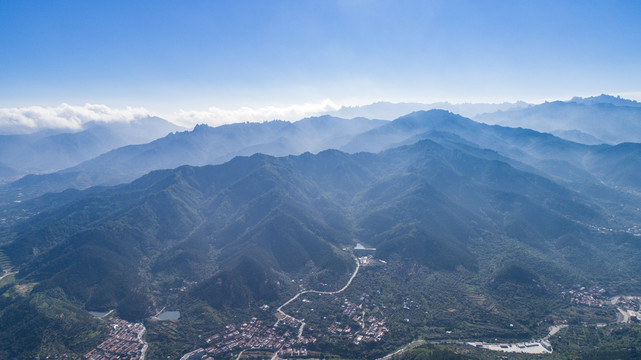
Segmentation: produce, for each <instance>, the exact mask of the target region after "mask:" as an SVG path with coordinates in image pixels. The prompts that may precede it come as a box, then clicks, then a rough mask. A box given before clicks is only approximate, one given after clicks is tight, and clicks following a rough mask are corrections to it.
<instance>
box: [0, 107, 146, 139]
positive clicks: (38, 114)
mask: <svg viewBox="0 0 641 360" xmlns="http://www.w3.org/2000/svg"><path fill="white" fill-rule="evenodd" d="M149 115H150V114H149V112H148V111H147V110H146V109H144V108H141V107H138V108H133V107H126V108H124V109H112V108H110V107H108V106H106V105H99V104H86V105H84V106H72V105H68V104H61V105H59V106H56V107H42V106H29V107H20V108H0V132H1V133H5V134H18V133H30V132H34V131H38V130H44V129H59V130H80V129H82V127H83V125H84V124H85V123H87V122H90V121H96V122H129V121H132V120H135V119H139V118H142V117H146V116H149Z"/></svg>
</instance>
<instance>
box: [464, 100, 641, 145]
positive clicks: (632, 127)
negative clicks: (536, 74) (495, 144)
mask: <svg viewBox="0 0 641 360" xmlns="http://www.w3.org/2000/svg"><path fill="white" fill-rule="evenodd" d="M473 118H474V119H475V120H478V121H482V122H487V123H492V124H500V125H504V126H520V127H524V128H528V129H533V130H538V131H543V132H549V133H553V134H556V135H559V136H561V137H564V138H566V139H568V140H574V141H578V142H585V143H590V144H602V143H608V144H619V143H622V142H641V135H639V134H641V132H640V130H641V104H640V103H638V102H636V101H633V100H627V99H622V98H620V97H614V96H609V95H600V96H595V97H589V98H578V97H575V98H572V99H571V100H570V101H554V102H546V103H543V104H540V105H534V106H531V107H527V108H521V109H511V110H505V111H497V112H494V113H486V114H480V115H477V116H474V117H473Z"/></svg>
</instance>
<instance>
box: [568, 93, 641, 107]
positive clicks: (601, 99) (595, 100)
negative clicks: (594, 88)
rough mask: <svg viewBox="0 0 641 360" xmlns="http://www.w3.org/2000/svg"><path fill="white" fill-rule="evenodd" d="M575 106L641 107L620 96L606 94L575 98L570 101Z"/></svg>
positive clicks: (639, 104) (633, 101)
mask: <svg viewBox="0 0 641 360" xmlns="http://www.w3.org/2000/svg"><path fill="white" fill-rule="evenodd" d="M568 102H573V103H577V104H585V105H596V104H611V105H615V106H635V107H641V103H640V102H638V101H635V100H629V99H625V98H622V97H621V96H612V95H607V94H601V95H599V96H591V97H587V98H582V97H578V96H575V97H573V98H572V99H570V101H568Z"/></svg>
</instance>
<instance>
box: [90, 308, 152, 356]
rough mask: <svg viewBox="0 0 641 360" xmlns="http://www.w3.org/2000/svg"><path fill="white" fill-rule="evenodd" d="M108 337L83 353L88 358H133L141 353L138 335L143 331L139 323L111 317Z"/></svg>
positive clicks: (142, 326) (143, 328)
mask: <svg viewBox="0 0 641 360" xmlns="http://www.w3.org/2000/svg"><path fill="white" fill-rule="evenodd" d="M110 322H111V324H110V325H109V326H110V329H109V337H108V338H107V340H105V341H103V342H102V343H101V344H100V345H98V346H97V347H96V348H95V349H93V350H91V351H89V352H88V353H86V354H85V355H84V358H85V359H88V360H124V359H127V360H135V359H139V358H140V357H141V355H142V348H143V346H144V344H143V342H142V341H141V340H140V335H141V334H142V332H143V331H145V326H144V325H143V324H141V323H131V322H128V321H125V320H122V319H119V318H116V317H113V318H111V320H110Z"/></svg>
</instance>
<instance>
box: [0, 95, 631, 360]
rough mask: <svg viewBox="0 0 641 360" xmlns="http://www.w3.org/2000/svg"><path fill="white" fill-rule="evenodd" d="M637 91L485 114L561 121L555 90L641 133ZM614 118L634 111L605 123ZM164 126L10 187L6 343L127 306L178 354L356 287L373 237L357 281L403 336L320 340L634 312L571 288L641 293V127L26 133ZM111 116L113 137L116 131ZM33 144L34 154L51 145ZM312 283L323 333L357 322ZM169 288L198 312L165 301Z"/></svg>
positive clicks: (74, 338)
mask: <svg viewBox="0 0 641 360" xmlns="http://www.w3.org/2000/svg"><path fill="white" fill-rule="evenodd" d="M637 105H638V104H637V103H634V102H630V101H625V100H622V99H618V98H613V97H608V96H601V97H596V98H587V99H580V98H575V99H573V100H572V101H570V102H555V103H546V104H541V105H536V106H530V107H519V108H518V109H514V108H512V109H511V110H507V111H498V112H494V113H490V114H485V115H480V116H479V117H480V118H483V119H485V120H486V121H488V122H500V121H508V120H509V121H510V122H512V121H513V122H518V121H525V122H526V121H534V120H533V119H534V118H535V117H538V116H543V115H541V114H547V115H548V116H550V120H549V122H548V123H547V124H548V125H549V126H553V124H555V123H554V121H556V120H559V121H560V120H561V118H559V117H558V116H559V115H558V114H557V111H555V110H553V109H565V110H562V111H561V110H559V111H560V112H561V113H562V114H566V115H568V114H587V115H585V116H583V115H581V116H579V115H577V116H576V117H571V116H569V115H568V119H570V120H568V123H571V124H574V125H575V126H576V127H573V128H570V125H568V126H567V127H566V128H565V129H566V130H568V131H576V133H574V134H575V135H576V134H577V133H580V134H581V136H584V137H586V136H593V137H595V138H596V136H597V135H598V136H599V137H600V138H606V137H609V138H614V137H616V136H619V135H617V134H622V133H623V132H627V133H628V134H629V136H631V137H632V136H633V135H634V134H640V133H641V131H637V130H635V128H634V126H637V125H638V120H639V118H638V117H635V116H637V115H635V114H636V112H635V110H634V109H641V107H639V106H637ZM403 106H406V104H405V105H403ZM510 106H511V105H510ZM554 116H557V117H556V118H554ZM479 117H477V118H479ZM600 117H603V118H607V123H610V122H612V123H616V124H619V125H620V126H618V127H615V126H612V127H608V129H611V131H610V132H608V133H607V136H606V134H605V133H599V132H598V131H599V129H600V128H599V127H598V126H597V125H598V124H600V123H599V122H598V121H596V119H598V118H600ZM554 119H556V120H554ZM585 119H588V120H590V119H591V120H590V121H587V120H585ZM545 124H546V123H545V122H544V123H542V125H541V126H546V125H545ZM155 125H160V126H159V127H158V128H157V131H158V133H155V135H156V136H160V135H158V134H159V133H163V132H166V131H169V132H171V133H169V134H168V135H166V136H163V137H160V138H158V139H155V140H153V141H151V142H147V143H142V144H137V145H126V146H123V147H119V148H115V149H112V150H109V151H107V152H106V153H102V154H101V155H98V156H95V157H93V158H90V159H88V160H85V161H83V162H81V163H79V164H77V165H75V166H72V167H69V168H66V169H62V170H59V171H55V172H53V173H49V174H40V175H37V174H32V175H27V176H25V177H23V178H21V179H19V180H17V181H14V182H11V183H8V184H5V185H3V186H2V187H1V188H0V190H2V193H1V195H0V196H1V199H2V204H1V205H0V234H1V235H0V236H1V237H0V266H1V267H2V268H3V270H6V273H5V275H4V276H3V279H0V294H1V295H2V296H1V297H0V358H2V357H3V356H4V357H6V358H25V359H26V358H33V357H35V356H38V355H40V356H41V357H42V356H45V355H49V354H63V353H72V354H77V355H82V354H85V353H86V352H87V351H88V350H89V349H91V348H93V347H95V346H96V344H97V343H99V342H100V341H102V339H104V337H105V335H104V334H105V329H104V328H101V326H103V325H104V324H102V323H101V322H100V321H99V320H96V319H92V318H90V317H89V316H88V315H87V313H86V311H105V312H106V311H109V310H115V312H116V313H117V314H118V316H120V317H122V318H124V319H126V320H130V321H142V322H144V323H145V325H146V326H148V327H149V329H150V330H149V337H148V339H149V344H150V349H153V350H151V351H152V352H151V353H152V354H153V356H152V358H167V357H168V356H169V358H176V359H179V358H180V357H181V356H182V355H183V354H185V353H187V352H189V351H192V350H194V349H195V348H197V347H206V346H209V345H207V344H206V343H205V339H206V338H207V337H209V336H211V335H212V333H213V332H214V330H216V331H218V330H219V329H221V328H224V327H225V326H227V325H229V324H236V325H239V324H241V323H243V322H246V321H248V320H249V319H250V318H251V317H260V318H263V319H264V320H266V321H267V320H270V319H271V318H272V315H273V314H272V312H273V309H275V308H278V306H280V305H282V304H283V302H284V301H285V300H287V299H289V298H291V297H292V296H293V295H295V294H297V293H299V292H300V291H302V290H303V289H313V290H317V291H327V290H336V289H339V288H341V286H343V284H345V281H346V280H347V279H348V278H349V277H350V275H351V274H352V273H353V272H354V271H355V267H354V259H353V258H352V253H351V249H352V248H353V247H354V246H355V245H356V244H357V243H361V244H365V245H367V246H371V247H373V248H375V249H376V250H375V252H374V254H373V257H374V259H376V261H374V263H375V264H376V265H375V266H371V267H367V266H363V267H364V269H363V270H362V272H363V273H362V274H360V275H359V276H358V277H356V280H355V282H354V285H352V287H353V288H352V287H350V289H348V290H347V291H346V292H345V294H344V295H345V299H347V298H348V297H351V296H356V297H357V298H358V297H361V301H364V300H363V299H365V298H366V296H365V295H364V294H369V295H368V297H369V296H370V295H372V298H371V299H372V300H371V301H372V303H374V302H376V305H374V306H371V310H367V311H371V312H372V313H374V312H375V311H381V309H385V310H383V311H381V312H380V313H378V312H377V316H385V320H386V321H388V326H389V329H390V330H391V331H390V332H391V334H390V335H389V338H390V340H389V342H383V343H381V344H371V346H369V345H368V347H366V348H362V347H361V348H359V347H354V346H352V345H353V344H351V343H350V342H348V343H347V344H345V343H343V342H341V341H342V340H337V339H336V338H334V337H332V336H329V335H327V336H326V335H322V336H321V335H319V336H318V339H319V340H318V343H317V344H316V345H311V346H315V347H311V348H310V349H315V351H327V349H330V350H329V351H330V352H328V354H334V355H336V354H339V355H341V356H352V357H354V356H357V354H361V355H362V354H363V351H365V352H366V354H367V355H366V356H365V355H362V356H363V357H367V358H377V357H380V356H382V355H385V354H387V353H390V352H392V351H393V350H394V349H396V348H397V347H398V346H401V345H402V344H405V343H408V342H410V341H412V340H413V339H415V338H417V337H422V336H425V337H429V338H432V339H438V340H451V339H466V340H468V339H469V340H474V339H481V338H482V339H494V338H497V339H498V338H501V339H502V340H505V341H508V340H517V339H518V340H526V339H532V338H536V337H541V334H542V332H543V331H545V329H547V327H548V326H550V325H555V324H558V323H559V322H562V321H567V319H571V321H573V322H575V323H577V324H580V323H582V322H590V321H599V322H609V321H615V320H612V319H616V314H615V313H614V312H609V311H608V310H605V309H601V308H599V309H597V310H593V309H590V308H588V309H587V310H586V308H583V307H580V306H579V305H576V304H574V303H571V302H570V301H569V299H568V298H567V297H566V295H567V294H568V291H569V290H570V289H574V288H575V287H576V285H577V284H584V285H586V286H599V287H603V288H604V291H607V293H608V294H612V295H618V294H639V293H641V282H639V279H638V276H637V274H638V273H639V271H641V245H640V244H641V242H639V239H640V238H639V235H641V229H640V228H639V226H638V224H639V222H641V210H639V209H641V195H639V194H641V144H639V143H631V142H625V143H620V144H591V142H593V141H587V143H581V142H573V141H570V140H567V139H564V138H562V137H557V136H555V135H552V134H549V133H545V132H539V131H536V130H532V129H527V128H523V127H507V126H502V125H489V124H487V123H482V122H477V121H475V120H472V119H470V118H467V117H464V116H461V115H458V114H455V113H452V112H449V111H446V110H429V111H416V112H411V113H408V114H405V115H403V116H400V117H398V118H396V119H394V120H392V121H386V120H372V119H368V118H363V117H356V118H352V119H343V118H338V117H333V116H329V115H325V116H319V117H312V118H306V119H302V120H300V121H297V122H293V123H290V122H285V121H269V122H263V123H241V124H230V125H224V126H219V127H209V126H206V125H199V126H197V127H195V128H194V129H193V130H191V131H182V132H173V131H174V130H172V129H175V128H174V127H172V125H171V124H169V123H167V122H164V121H163V120H160V119H154V118H149V119H144V120H141V122H139V123H131V124H127V125H126V126H125V125H124V124H120V125H119V126H125V127H111V124H110V126H108V127H104V126H92V127H90V128H88V129H87V130H85V131H83V132H80V133H74V134H64V136H63V135H61V134H56V135H46V136H44V135H43V136H42V137H30V136H32V135H28V136H27V137H26V138H27V139H29V141H33V142H32V143H31V144H35V143H36V140H38V139H47V140H42V141H43V142H42V144H44V145H42V149H48V150H47V151H48V152H50V154H51V155H52V156H53V155H55V154H61V153H65V151H67V153H69V154H71V153H73V151H71V150H70V149H74V148H75V149H78V148H81V149H85V147H86V148H87V150H86V151H87V154H80V155H78V156H90V155H88V153H90V152H92V151H94V152H100V151H101V150H99V148H100V147H101V146H102V147H109V146H113V145H114V144H115V141H130V142H136V141H143V140H142V139H141V138H138V140H136V138H134V137H127V138H126V139H125V138H119V137H118V135H117V134H118V131H127V130H131V129H139V130H142V131H144V129H147V128H148V127H149V126H155ZM558 126H560V125H558ZM579 126H583V127H579ZM603 126H605V125H603ZM100 134H112V135H111V136H106V137H105V138H104V141H102V142H99V143H96V141H94V140H95V138H94V137H96V136H98V137H99V136H101V135H100ZM40 135H42V134H40ZM40 135H38V136H40ZM565 135H567V134H565ZM33 136H36V135H35V134H34V135H33ZM61 136H62V137H61ZM146 136H150V137H151V136H153V134H151V133H147V134H146ZM116 138H118V139H116ZM11 139H23V138H11ZM33 139H36V140H33ZM60 139H71V140H68V141H61V140H60ZM16 142H17V140H16ZM17 143H18V142H17ZM18 144H19V146H22V147H23V148H24V149H27V148H29V145H28V144H29V143H28V142H26V140H25V142H20V143H18ZM50 144H54V145H50ZM64 144H67V145H69V146H67V147H63V146H62V145H64ZM15 146H16V147H15V149H21V148H20V147H18V145H15ZM46 146H49V147H46ZM7 149H10V148H9V147H8V145H7ZM7 151H9V150H7ZM16 151H18V150H16ZM20 155H21V156H24V157H25V160H23V161H22V162H18V161H17V160H15V162H14V163H12V164H13V165H14V166H16V164H20V163H23V164H28V163H29V161H32V163H33V164H35V165H30V166H33V168H34V169H35V168H36V165H38V164H40V165H39V166H44V165H43V164H46V163H47V162H46V161H45V160H46V159H38V156H36V155H34V152H33V151H32V152H27V151H26V150H25V151H23V153H22V154H20ZM29 156H31V157H34V159H31V160H29ZM59 157H60V158H61V160H60V162H59V163H58V164H62V162H63V161H68V162H73V161H78V160H77V159H76V158H73V159H72V158H70V157H67V158H63V157H62V156H59ZM37 161H42V162H41V163H38V162H37ZM49 161H50V162H52V160H49ZM51 166H53V162H52V165H51ZM59 166H60V165H59ZM24 169H27V167H26V165H25V168H24ZM24 171H27V170H24ZM33 171H34V172H35V170H33ZM40 171H44V170H40ZM9 271H11V273H9ZM14 272H15V274H14ZM350 291H353V293H351V292H350ZM375 293H376V294H378V295H381V298H377V300H374V297H373V294H375ZM304 300H306V301H308V302H310V303H312V304H313V307H312V310H309V309H306V308H305V307H304V306H299V305H297V306H299V307H298V308H297V309H298V310H300V311H301V315H300V316H301V317H302V316H303V315H302V314H303V313H304V314H305V315H304V316H305V318H306V319H307V320H306V321H307V323H308V326H309V327H310V328H312V329H314V330H311V329H307V330H305V331H306V334H308V335H310V334H317V333H316V332H320V333H323V334H324V333H325V329H327V328H328V327H330V325H331V324H332V323H333V322H334V321H350V319H349V318H348V319H343V318H340V317H338V316H336V315H335V314H333V313H332V311H336V310H331V311H330V310H327V309H332V306H338V308H339V309H340V310H337V311H338V312H339V313H342V311H343V309H342V308H340V304H343V306H345V302H344V301H347V300H344V299H343V297H342V295H341V296H338V297H336V298H335V299H334V300H331V297H330V300H319V299H316V298H313V297H311V296H310V297H306V298H305V299H304ZM304 300H301V301H303V302H304ZM323 301H326V302H323ZM332 301H334V302H335V303H332ZM379 305H380V306H379ZM265 306H267V308H265ZM165 307H170V308H172V309H176V310H180V311H181V314H182V315H181V318H180V319H179V320H178V321H176V322H173V323H171V324H170V325H164V324H159V323H158V322H157V319H156V320H154V319H150V316H152V315H154V314H156V313H157V312H158V311H159V310H161V309H162V308H165ZM365 308H368V309H369V307H367V306H365ZM365 308H364V309H365ZM392 308H393V309H394V311H391V310H387V309H392ZM265 309H271V310H265ZM314 309H316V312H317V313H322V316H321V315H320V314H319V315H316V314H314V313H313V312H314ZM374 309H378V310H374ZM406 310H407V312H405V311H406ZM363 312H365V310H363ZM323 316H324V317H325V318H323ZM328 319H329V320H328ZM608 319H610V320H608ZM363 321H364V320H363ZM165 324H166V323H165ZM359 328H360V325H359ZM300 329H301V330H300V331H301V333H302V332H303V330H302V329H303V327H301V328H300ZM355 329H356V328H355ZM447 329H452V330H447ZM447 331H449V333H448V332H447ZM51 334H53V335H51ZM386 339H387V338H386ZM331 351H334V352H331Z"/></svg>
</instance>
